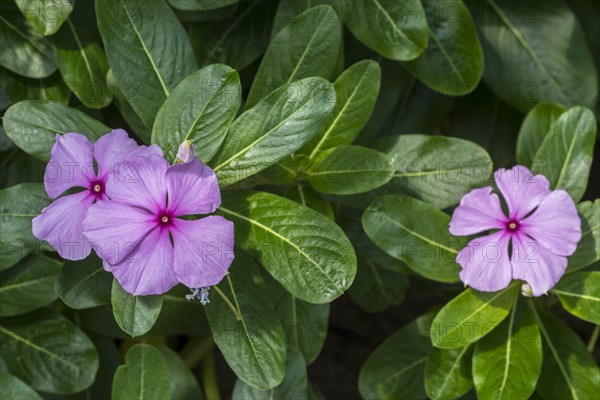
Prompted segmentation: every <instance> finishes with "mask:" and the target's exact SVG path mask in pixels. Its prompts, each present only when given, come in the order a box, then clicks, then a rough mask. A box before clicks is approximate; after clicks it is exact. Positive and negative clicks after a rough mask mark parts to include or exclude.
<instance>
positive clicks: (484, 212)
mask: <svg viewBox="0 0 600 400" xmlns="http://www.w3.org/2000/svg"><path fill="white" fill-rule="evenodd" d="M506 220H507V218H506V216H505V215H504V213H503V212H502V207H501V206H500V199H499V198H498V195H496V194H495V193H492V188H491V187H490V186H487V187H484V188H480V189H474V190H471V191H470V192H469V193H467V194H466V195H464V196H463V198H462V199H461V200H460V204H459V206H458V207H456V209H455V210H454V213H453V214H452V219H451V220H450V233H451V234H453V235H455V236H467V235H473V234H475V233H479V232H483V231H487V230H489V229H502V228H504V223H505V221H506Z"/></svg>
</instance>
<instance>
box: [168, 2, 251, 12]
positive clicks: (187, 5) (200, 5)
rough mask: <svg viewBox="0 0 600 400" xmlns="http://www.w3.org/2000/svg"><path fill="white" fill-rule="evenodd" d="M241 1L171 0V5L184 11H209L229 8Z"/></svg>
mask: <svg viewBox="0 0 600 400" xmlns="http://www.w3.org/2000/svg"><path fill="white" fill-rule="evenodd" d="M240 1H241V0H219V1H215V0H169V4H170V5H171V6H173V7H174V8H177V9H178V10H183V11H208V10H215V9H218V8H223V7H227V6H230V5H233V4H236V3H239V2H240Z"/></svg>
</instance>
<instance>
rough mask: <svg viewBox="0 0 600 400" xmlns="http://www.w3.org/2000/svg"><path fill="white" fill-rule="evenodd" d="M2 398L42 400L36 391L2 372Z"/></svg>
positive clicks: (0, 384)
mask: <svg viewBox="0 0 600 400" xmlns="http://www.w3.org/2000/svg"><path fill="white" fill-rule="evenodd" d="M0 396H1V397H2V398H3V399H19V400H42V398H41V397H40V395H39V394H37V393H36V391H35V390H33V389H32V388H30V387H29V386H27V385H26V384H25V383H24V382H23V381H22V380H20V379H19V378H17V377H16V376H14V375H11V374H9V373H6V372H0Z"/></svg>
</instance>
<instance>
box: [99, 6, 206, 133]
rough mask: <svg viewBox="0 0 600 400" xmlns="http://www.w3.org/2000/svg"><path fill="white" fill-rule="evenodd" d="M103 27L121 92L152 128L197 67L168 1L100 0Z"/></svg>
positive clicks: (190, 48) (186, 39) (188, 43)
mask: <svg viewBox="0 0 600 400" xmlns="http://www.w3.org/2000/svg"><path fill="white" fill-rule="evenodd" d="M96 14H97V15H98V28H99V29H100V34H101V35H102V41H103V42H104V48H105V49H106V55H107V57H108V63H109V65H110V68H111V70H112V72H113V74H114V76H115V78H116V81H117V83H118V84H119V88H120V90H121V92H122V93H123V95H124V96H125V98H126V99H127V101H128V102H129V104H131V106H132V107H133V109H134V110H135V112H136V113H137V114H138V116H139V117H140V119H141V120H142V121H143V122H144V124H145V125H146V127H147V128H149V129H150V128H152V124H153V123H154V118H155V116H156V113H157V112H158V110H159V109H160V107H161V105H162V104H163V102H164V101H165V100H166V98H167V97H169V94H170V93H171V91H172V90H173V89H174V88H175V86H177V84H178V83H179V82H180V81H181V80H182V79H183V78H185V77H186V76H188V75H189V74H190V73H192V72H194V71H195V70H196V69H197V64H196V60H195V58H194V52H193V51H192V46H191V44H190V41H189V39H188V37H187V35H186V33H185V30H184V29H183V27H182V26H181V23H180V22H179V21H178V20H177V17H175V14H174V13H173V11H172V10H171V8H170V7H169V6H168V5H167V3H166V2H165V1H164V0H151V1H145V0H98V1H96Z"/></svg>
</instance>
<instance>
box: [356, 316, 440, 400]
mask: <svg viewBox="0 0 600 400" xmlns="http://www.w3.org/2000/svg"><path fill="white" fill-rule="evenodd" d="M432 319H433V314H431V313H430V314H426V315H423V316H421V317H419V318H417V319H416V320H414V321H412V322H411V323H409V324H408V325H405V326H404V327H402V328H401V329H400V330H399V331H397V332H396V333H394V334H393V335H392V336H390V337H389V338H387V339H386V340H385V341H384V342H383V343H382V344H381V345H380V346H379V347H377V349H375V351H374V352H373V353H372V354H371V355H370V356H369V358H368V359H367V361H366V362H365V363H364V365H363V366H362V368H361V369H360V375H359V376H358V390H359V391H360V394H361V395H362V397H363V398H364V399H366V400H391V399H419V398H425V397H426V394H425V385H424V382H423V377H424V370H425V362H426V361H427V357H428V355H429V352H430V350H431V342H430V341H429V328H430V326H431V320H432Z"/></svg>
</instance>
